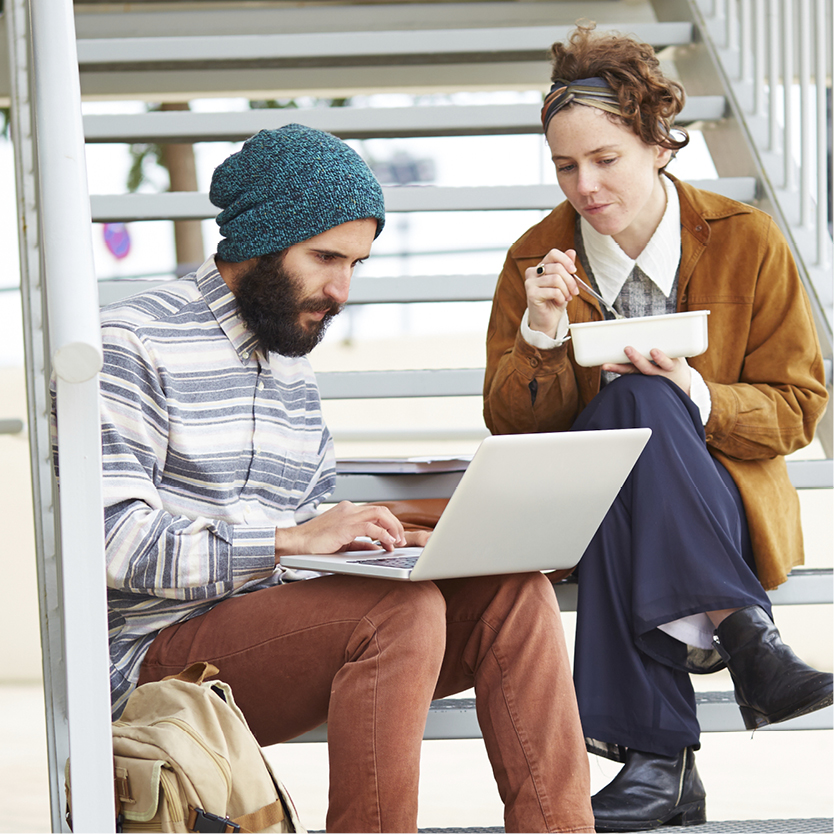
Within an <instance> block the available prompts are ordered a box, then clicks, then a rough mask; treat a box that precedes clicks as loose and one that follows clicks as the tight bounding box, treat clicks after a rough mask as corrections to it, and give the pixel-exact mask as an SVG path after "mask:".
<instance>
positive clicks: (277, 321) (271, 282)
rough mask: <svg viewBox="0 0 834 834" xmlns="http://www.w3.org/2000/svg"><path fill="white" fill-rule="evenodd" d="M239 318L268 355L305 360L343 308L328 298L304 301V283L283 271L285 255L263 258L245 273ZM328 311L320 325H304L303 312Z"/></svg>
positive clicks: (238, 291) (241, 281) (237, 291)
mask: <svg viewBox="0 0 834 834" xmlns="http://www.w3.org/2000/svg"><path fill="white" fill-rule="evenodd" d="M235 297H236V298H237V302H238V308H239V311H240V317H241V318H242V319H243V321H244V323H245V324H246V327H247V328H248V329H249V331H250V332H251V333H252V334H253V335H254V336H255V337H256V338H257V340H258V343H259V344H260V346H261V348H262V350H264V351H265V352H272V353H280V354H281V355H283V356H306V355H307V354H308V353H310V351H311V350H312V349H313V348H314V347H315V346H316V345H317V344H318V343H319V342H320V341H321V340H322V338H323V336H324V331H325V330H327V326H328V325H329V324H330V322H331V321H332V320H333V317H334V316H336V315H338V314H339V313H340V312H341V311H342V305H341V304H339V303H338V302H336V301H332V300H330V299H327V298H307V299H304V298H302V289H301V281H300V280H299V279H298V278H297V277H296V276H294V275H292V274H291V273H290V272H288V271H287V270H286V269H284V255H283V252H275V253H273V254H269V255H262V256H261V257H259V258H258V259H257V261H256V262H255V265H254V266H253V267H252V268H251V269H248V270H247V271H246V272H244V273H242V274H241V275H240V276H239V278H238V281H237V286H236V289H235ZM322 310H326V311H327V312H326V315H325V316H324V318H323V319H322V320H321V321H313V322H310V323H309V324H308V325H307V326H304V325H303V324H302V323H301V314H302V313H304V312H320V311H322Z"/></svg>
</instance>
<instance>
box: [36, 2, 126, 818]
mask: <svg viewBox="0 0 834 834" xmlns="http://www.w3.org/2000/svg"><path fill="white" fill-rule="evenodd" d="M30 28H31V41H32V49H31V54H32V62H33V77H34V100H35V104H36V119H35V132H36V144H37V163H38V173H39V206H40V226H41V240H42V241H43V248H42V263H43V275H44V284H45V291H46V299H47V309H48V318H49V336H50V345H51V350H52V357H51V358H52V366H53V368H54V370H55V372H56V375H57V394H58V443H59V450H60V472H59V474H60V479H61V480H60V521H61V531H60V539H61V558H62V577H63V621H64V640H65V656H66V664H65V666H66V668H65V672H66V681H67V714H68V723H69V752H70V761H71V766H72V811H73V826H74V830H75V831H84V832H107V831H114V830H115V808H114V801H113V790H112V783H113V749H112V740H111V729H110V681H109V652H108V645H107V602H106V586H105V566H104V519H103V502H102V489H101V427H100V417H99V407H98V371H99V370H100V369H101V364H102V348H101V332H100V329H99V319H98V295H97V288H96V281H95V268H94V263H93V250H92V237H91V216H90V203H89V194H88V191H87V169H86V162H85V154H84V135H83V130H82V123H81V90H80V84H79V77H78V57H77V53H76V43H75V21H74V17H73V9H72V2H71V0H30Z"/></svg>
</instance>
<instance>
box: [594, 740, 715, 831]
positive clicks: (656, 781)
mask: <svg viewBox="0 0 834 834" xmlns="http://www.w3.org/2000/svg"><path fill="white" fill-rule="evenodd" d="M591 804H592V805H593V808H594V823H595V825H596V829H597V831H649V830H650V829H652V828H659V827H660V826H661V825H664V824H666V823H669V822H671V823H672V824H673V825H703V824H704V823H705V822H706V821H707V810H706V809H707V805H706V791H704V786H703V784H702V783H701V779H700V777H699V776H698V771H697V770H696V768H695V754H694V753H693V752H692V748H691V747H686V748H684V749H683V750H681V751H680V753H678V755H677V756H658V755H657V754H656V753H643V752H641V751H640V750H633V749H631V748H629V749H628V750H627V751H626V761H625V764H624V765H623V769H622V770H621V771H620V772H619V773H618V774H617V775H616V776H615V777H614V778H613V780H612V781H611V782H609V783H608V784H607V785H606V786H605V787H604V788H603V789H602V790H601V791H600V792H599V793H598V794H596V795H595V796H592V797H591Z"/></svg>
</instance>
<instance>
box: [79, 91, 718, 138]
mask: <svg viewBox="0 0 834 834" xmlns="http://www.w3.org/2000/svg"><path fill="white" fill-rule="evenodd" d="M725 110H726V99H725V98H724V96H692V97H690V98H687V100H686V104H685V105H684V108H683V111H682V112H681V113H680V115H679V116H678V118H677V120H676V123H677V124H682V125H684V124H689V123H691V122H695V121H716V120H718V119H721V118H722V117H723V116H724V113H725ZM540 113H541V107H540V105H539V104H535V103H534V104H526V103H524V104H495V105H493V104H490V105H421V106H419V107H320V108H308V109H294V108H289V109H263V110H242V111H235V112H231V113H194V112H191V111H182V110H169V111H157V112H153V113H136V114H121V115H109V114H108V115H88V116H85V117H84V135H85V138H86V140H87V142H242V141H244V140H245V139H248V138H249V137H250V136H252V135H253V134H255V133H257V132H258V131H259V130H275V129H277V128H280V127H283V126H284V125H288V124H292V123H293V122H301V123H302V124H305V125H307V126H308V127H314V128H317V129H318V130H326V131H327V132H328V133H333V134H335V135H336V136H340V137H341V138H342V139H390V138H400V137H406V136H408V137H413V136H472V135H477V136H491V135H496V134H500V135H506V134H519V133H535V134H538V133H541V129H542V124H541V116H540Z"/></svg>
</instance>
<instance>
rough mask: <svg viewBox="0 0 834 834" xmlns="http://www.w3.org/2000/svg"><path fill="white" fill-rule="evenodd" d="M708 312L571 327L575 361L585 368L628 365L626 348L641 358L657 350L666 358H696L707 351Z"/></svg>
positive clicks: (589, 323) (695, 311)
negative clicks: (611, 364) (631, 349)
mask: <svg viewBox="0 0 834 834" xmlns="http://www.w3.org/2000/svg"><path fill="white" fill-rule="evenodd" d="M708 315H709V310H694V311H692V312H688V313H667V314H666V315H662V316H638V317H636V318H633V319H612V320H609V321H589V322H584V323H581V324H572V325H570V334H571V339H572V340H573V352H574V356H575V357H576V361H577V362H578V363H579V364H580V365H584V366H585V367H594V366H595V365H604V364H606V363H608V362H612V363H618V364H628V357H627V356H626V355H625V353H624V352H623V350H624V348H626V347H628V346H629V345H630V346H631V347H633V348H636V349H637V350H638V351H640V353H642V354H643V355H644V356H649V351H651V350H652V348H659V349H660V350H662V351H663V352H664V353H665V354H666V355H667V356H669V357H670V358H672V359H676V358H677V357H679V356H697V355H698V354H699V353H703V352H704V351H705V350H706V349H707V316H708Z"/></svg>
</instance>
